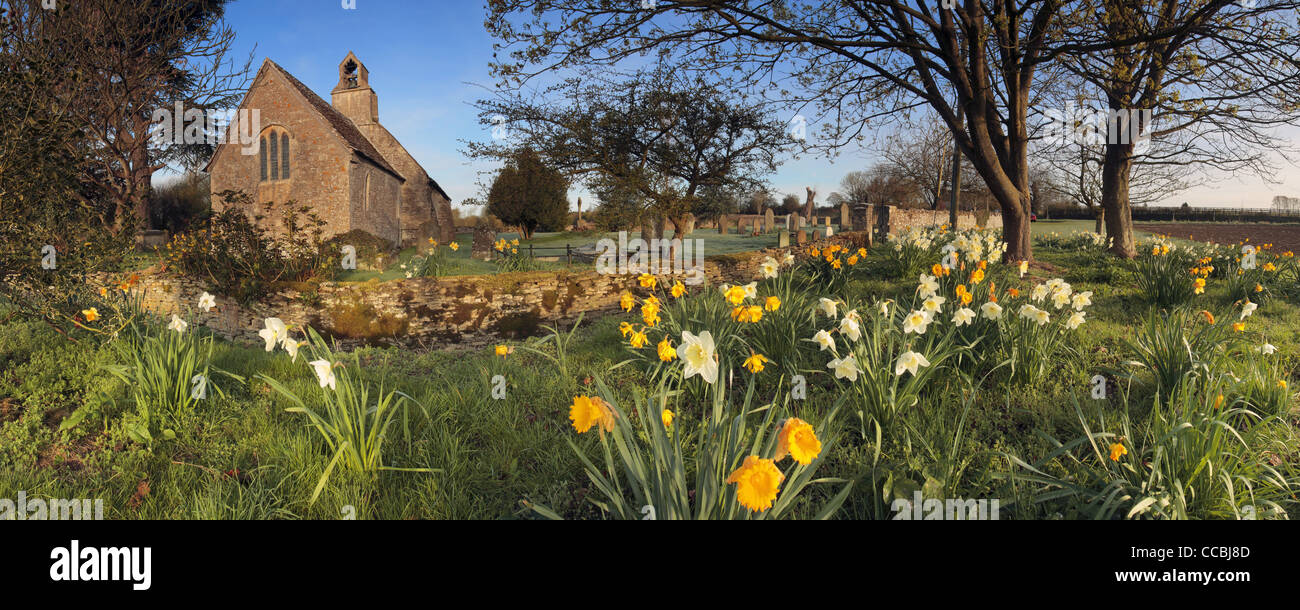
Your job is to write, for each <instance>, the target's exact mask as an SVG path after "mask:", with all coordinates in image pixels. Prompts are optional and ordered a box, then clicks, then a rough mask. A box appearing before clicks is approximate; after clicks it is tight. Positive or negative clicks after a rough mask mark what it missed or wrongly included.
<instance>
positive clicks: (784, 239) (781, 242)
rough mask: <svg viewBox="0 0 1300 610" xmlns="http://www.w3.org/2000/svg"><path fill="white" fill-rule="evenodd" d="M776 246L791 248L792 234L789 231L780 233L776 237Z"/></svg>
mask: <svg viewBox="0 0 1300 610" xmlns="http://www.w3.org/2000/svg"><path fill="white" fill-rule="evenodd" d="M776 246H777V247H778V248H789V247H790V232H789V231H781V232H780V233H777V236H776Z"/></svg>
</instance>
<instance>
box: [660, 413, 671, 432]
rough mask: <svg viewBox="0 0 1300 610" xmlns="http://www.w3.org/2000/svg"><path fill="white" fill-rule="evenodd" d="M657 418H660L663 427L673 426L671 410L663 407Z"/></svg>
mask: <svg viewBox="0 0 1300 610" xmlns="http://www.w3.org/2000/svg"><path fill="white" fill-rule="evenodd" d="M659 419H660V420H662V421H663V422H664V427H665V428H671V427H673V412H672V411H669V410H668V409H664V412H663V413H660V414H659Z"/></svg>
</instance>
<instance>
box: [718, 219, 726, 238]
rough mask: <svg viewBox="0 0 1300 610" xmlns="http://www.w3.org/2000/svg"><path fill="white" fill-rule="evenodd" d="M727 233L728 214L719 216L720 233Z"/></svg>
mask: <svg viewBox="0 0 1300 610" xmlns="http://www.w3.org/2000/svg"><path fill="white" fill-rule="evenodd" d="M726 234H727V215H726V214H723V215H721V216H718V235H726Z"/></svg>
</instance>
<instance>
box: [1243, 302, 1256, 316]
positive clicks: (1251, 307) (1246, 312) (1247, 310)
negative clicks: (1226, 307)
mask: <svg viewBox="0 0 1300 610" xmlns="http://www.w3.org/2000/svg"><path fill="white" fill-rule="evenodd" d="M1256 309H1259V305H1256V304H1254V303H1251V302H1250V301H1249V300H1247V301H1246V304H1245V305H1242V306H1241V319H1242V320H1245V319H1246V318H1249V317H1250V316H1251V314H1254V313H1255V310H1256Z"/></svg>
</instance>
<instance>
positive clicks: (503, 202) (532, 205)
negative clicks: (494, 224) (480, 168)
mask: <svg viewBox="0 0 1300 610" xmlns="http://www.w3.org/2000/svg"><path fill="white" fill-rule="evenodd" d="M487 211H488V213H489V214H491V215H493V216H495V217H497V218H500V219H501V222H504V223H506V224H507V225H513V226H517V227H520V228H522V229H523V231H524V236H525V237H532V235H533V232H535V231H561V230H563V229H564V226H565V224H566V222H567V221H568V215H569V182H568V180H566V179H565V178H564V176H563V175H562V174H561V173H560V172H558V171H556V170H555V169H552V168H551V167H548V166H547V165H546V164H545V163H543V162H542V159H541V157H540V156H538V154H537V153H536V152H535V151H533V150H532V149H529V148H524V149H521V150H519V151H517V152H515V154H514V155H513V156H511V157H510V159H509V160H507V161H506V166H505V167H503V168H501V171H500V172H498V173H497V176H496V179H494V180H493V181H492V188H491V189H490V190H489V191H488V207H487Z"/></svg>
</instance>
